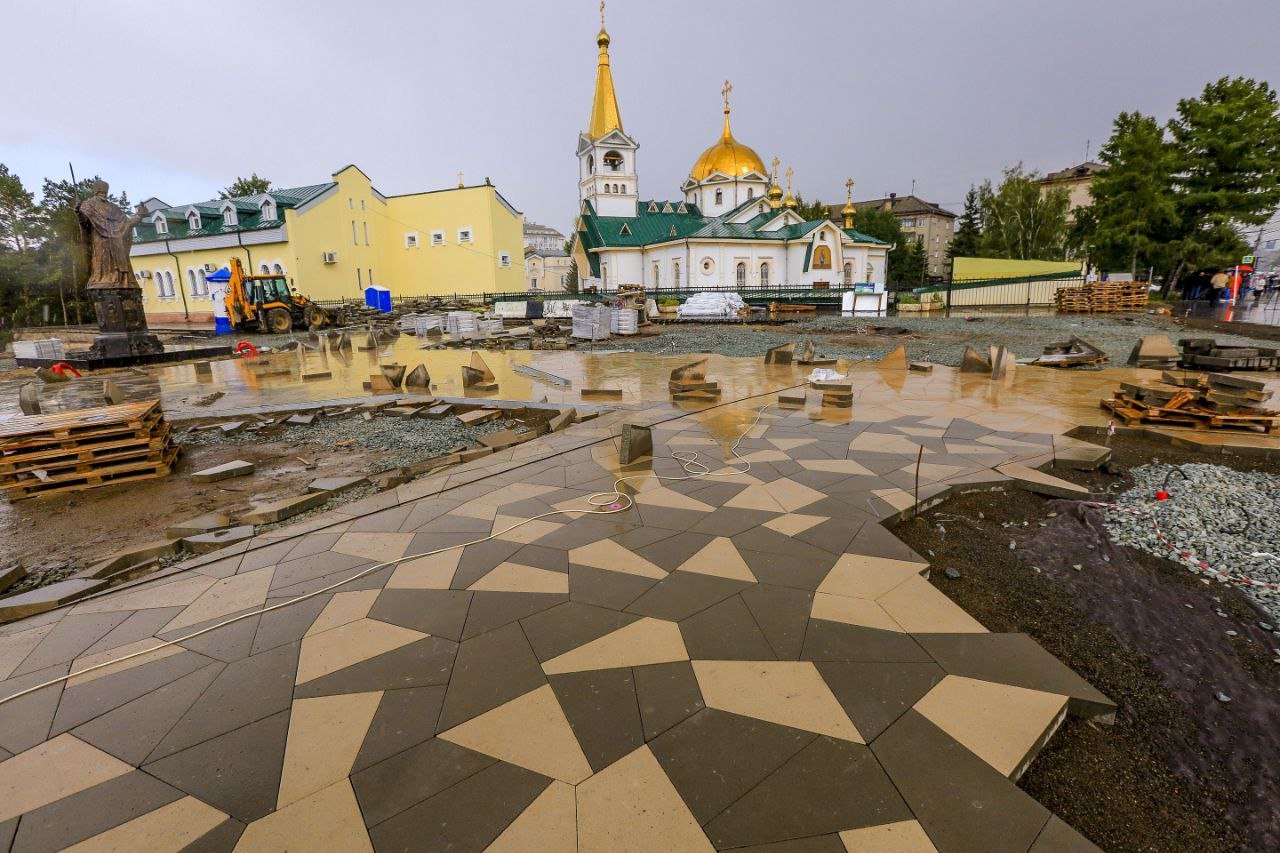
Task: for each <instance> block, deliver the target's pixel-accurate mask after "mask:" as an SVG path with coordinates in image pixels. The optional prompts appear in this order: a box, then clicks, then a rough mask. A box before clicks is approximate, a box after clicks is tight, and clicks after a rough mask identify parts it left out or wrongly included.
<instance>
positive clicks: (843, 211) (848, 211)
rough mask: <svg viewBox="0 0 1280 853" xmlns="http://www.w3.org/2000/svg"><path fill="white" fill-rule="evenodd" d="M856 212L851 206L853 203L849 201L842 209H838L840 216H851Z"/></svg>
mask: <svg viewBox="0 0 1280 853" xmlns="http://www.w3.org/2000/svg"><path fill="white" fill-rule="evenodd" d="M857 212H858V209H857V208H856V207H854V206H853V202H851V201H846V202H845V203H844V207H842V208H840V215H841V216H853V215H854V214H856V213H857Z"/></svg>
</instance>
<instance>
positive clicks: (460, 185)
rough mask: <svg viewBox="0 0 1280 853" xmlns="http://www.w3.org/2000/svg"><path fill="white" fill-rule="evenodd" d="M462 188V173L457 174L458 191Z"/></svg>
mask: <svg viewBox="0 0 1280 853" xmlns="http://www.w3.org/2000/svg"><path fill="white" fill-rule="evenodd" d="M464 186H465V184H463V183H462V173H461V172H459V173H458V189H462V188H463V187H464Z"/></svg>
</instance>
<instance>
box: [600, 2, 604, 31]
mask: <svg viewBox="0 0 1280 853" xmlns="http://www.w3.org/2000/svg"><path fill="white" fill-rule="evenodd" d="M600 29H602V30H603V29H604V0H600Z"/></svg>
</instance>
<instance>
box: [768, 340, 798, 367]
mask: <svg viewBox="0 0 1280 853" xmlns="http://www.w3.org/2000/svg"><path fill="white" fill-rule="evenodd" d="M795 351H796V345H795V344H794V343H790V344H782V345H781V346H776V347H770V348H769V351H768V352H766V353H765V354H764V363H765V364H790V363H791V361H792V359H793V358H795Z"/></svg>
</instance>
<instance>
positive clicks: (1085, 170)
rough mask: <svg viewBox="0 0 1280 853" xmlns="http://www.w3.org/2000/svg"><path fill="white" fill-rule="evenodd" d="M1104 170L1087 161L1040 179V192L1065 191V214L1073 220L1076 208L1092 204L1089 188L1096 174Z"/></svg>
mask: <svg viewBox="0 0 1280 853" xmlns="http://www.w3.org/2000/svg"><path fill="white" fill-rule="evenodd" d="M1105 168H1107V167H1106V166H1104V165H1103V164H1102V163H1095V162H1093V161H1092V160H1088V161H1086V162H1084V163H1081V164H1080V165H1078V166H1072V167H1071V168H1069V169H1063V170H1062V171H1060V172H1050V173H1049V174H1047V175H1045V176H1044V178H1042V179H1041V181H1040V192H1041V193H1047V192H1049V191H1050V190H1054V189H1059V188H1061V189H1065V190H1066V191H1067V214H1068V215H1069V216H1070V217H1071V218H1072V219H1074V218H1075V210H1076V208H1078V207H1088V206H1089V205H1091V204H1093V197H1092V196H1090V195H1089V187H1090V186H1091V185H1092V184H1093V179H1094V178H1096V177H1097V176H1098V173H1099V172H1101V171H1102V170H1103V169H1105Z"/></svg>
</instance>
